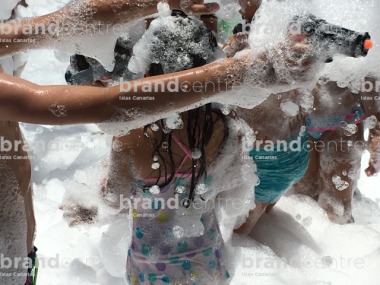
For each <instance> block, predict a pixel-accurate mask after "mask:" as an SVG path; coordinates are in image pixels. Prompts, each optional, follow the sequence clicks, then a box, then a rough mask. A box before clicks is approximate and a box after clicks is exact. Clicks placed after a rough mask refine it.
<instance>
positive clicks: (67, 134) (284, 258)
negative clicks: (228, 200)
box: [22, 0, 380, 285]
mask: <svg viewBox="0 0 380 285" xmlns="http://www.w3.org/2000/svg"><path fill="white" fill-rule="evenodd" d="M29 2H30V4H31V7H30V9H29V11H28V15H37V14H45V13H47V12H50V11H54V10H56V9H57V8H58V7H60V6H62V5H63V4H65V3H66V2H68V1H66V0H64V1H62V0H50V1H48V0H38V1H37V0H35V1H34V2H33V1H32V0H30V1H29ZM356 2H357V1H356ZM353 13H354V11H353ZM28 54H29V62H28V64H27V66H26V70H25V73H24V75H23V77H24V78H25V79H28V80H30V81H32V82H35V83H38V84H44V85H49V84H65V80H64V72H65V70H66V67H67V66H68V57H67V55H64V54H63V55H62V54H60V55H59V56H58V58H59V59H60V61H59V60H57V56H55V54H54V52H53V51H48V50H41V51H31V52H29V53H28ZM22 128H23V132H24V134H25V137H26V139H27V141H28V142H30V143H31V144H33V142H35V141H36V140H43V141H45V142H48V141H51V140H56V142H57V144H58V142H60V143H61V144H63V143H64V142H66V143H67V145H68V146H69V147H66V148H65V147H62V146H61V149H60V150H53V149H52V150H47V151H36V153H35V154H34V155H35V156H36V159H35V160H33V161H32V164H33V166H32V169H33V181H34V183H35V185H34V186H35V187H34V188H35V189H34V191H35V196H34V203H35V212H36V219H37V239H36V242H35V244H36V246H37V247H38V249H39V251H38V254H39V257H40V270H39V275H38V284H39V285H63V284H65V285H66V284H70V285H84V284H99V285H106V284H107V285H108V284H112V285H118V284H124V281H123V279H122V277H123V275H124V268H125V261H126V255H127V249H128V244H129V240H130V237H129V230H128V220H127V218H122V219H119V220H113V221H111V223H110V224H111V225H109V224H108V225H107V224H104V225H102V226H98V227H89V226H78V227H75V228H69V227H68V225H67V224H66V222H65V221H64V220H63V218H62V211H61V210H59V209H58V206H59V204H60V203H61V202H62V199H63V197H64V195H65V192H66V191H68V192H73V191H74V192H75V191H78V193H79V191H84V192H83V193H84V194H79V195H82V197H84V198H85V199H88V200H89V203H96V198H94V197H95V196H96V195H94V194H95V193H96V191H97V190H98V189H95V188H94V187H93V188H91V187H85V186H83V184H86V185H90V186H91V185H96V182H97V180H98V179H101V178H102V177H101V176H102V171H101V170H99V169H98V168H99V167H98V168H96V165H97V164H98V163H101V161H102V160H103V159H105V158H106V157H107V156H108V154H109V151H110V137H109V136H106V135H101V134H99V129H98V128H97V127H96V126H95V125H77V126H65V127H52V126H39V125H30V124H22ZM75 141H76V142H78V141H80V142H82V143H83V144H82V146H81V147H78V145H77V146H76V147H75V148H74V147H70V142H75ZM71 145H72V144H71ZM83 145H85V147H84V146H83ZM367 161H368V154H365V155H364V156H363V167H366V162H367ZM100 165H101V164H100ZM94 168H95V169H98V171H94ZM100 168H101V166H100ZM361 177H362V178H361V179H360V181H359V185H358V186H359V189H360V191H361V193H362V195H356V196H355V198H354V203H353V215H354V218H355V223H354V224H349V225H343V226H342V225H336V224H333V223H331V222H330V221H329V220H328V219H327V217H326V215H325V214H324V212H323V210H322V209H321V208H320V207H319V206H318V205H317V204H316V202H315V201H313V200H311V199H309V198H308V197H304V196H288V197H283V198H282V199H281V200H280V202H279V203H278V204H277V205H276V207H275V208H274V209H273V211H272V212H271V213H270V214H269V215H264V216H263V218H262V220H261V221H260V222H259V224H258V225H257V227H256V228H255V231H254V232H253V233H252V236H251V237H241V236H236V235H235V236H233V238H232V242H231V244H230V245H228V252H227V253H228V255H229V257H230V258H229V259H228V260H229V265H230V271H231V275H232V284H239V285H244V284H246V285H248V284H260V285H279V284H289V285H298V284H299V285H328V284H330V285H340V284H342V285H343V284H344V285H357V284H366V285H372V284H373V285H378V284H380V275H379V274H378V268H379V267H380V187H379V184H380V177H375V178H367V177H365V175H364V173H363V171H362V172H361ZM289 264H291V265H292V266H289Z"/></svg>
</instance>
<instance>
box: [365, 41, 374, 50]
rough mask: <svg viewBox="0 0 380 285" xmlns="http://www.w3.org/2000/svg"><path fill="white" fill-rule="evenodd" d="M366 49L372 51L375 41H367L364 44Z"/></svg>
mask: <svg viewBox="0 0 380 285" xmlns="http://www.w3.org/2000/svg"><path fill="white" fill-rule="evenodd" d="M364 47H365V48H366V49H371V48H373V41H371V40H366V41H365V42H364Z"/></svg>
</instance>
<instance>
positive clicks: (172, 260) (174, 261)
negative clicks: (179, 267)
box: [168, 256, 179, 264]
mask: <svg viewBox="0 0 380 285" xmlns="http://www.w3.org/2000/svg"><path fill="white" fill-rule="evenodd" d="M168 260H169V261H170V262H171V263H174V264H175V263H178V261H179V257H178V256H175V257H169V258H168Z"/></svg>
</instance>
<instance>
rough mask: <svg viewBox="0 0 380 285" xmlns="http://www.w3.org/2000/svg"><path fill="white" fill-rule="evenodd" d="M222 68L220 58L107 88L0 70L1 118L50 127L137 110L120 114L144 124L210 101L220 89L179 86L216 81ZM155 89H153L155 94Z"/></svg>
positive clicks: (223, 66) (98, 120)
mask: <svg viewBox="0 0 380 285" xmlns="http://www.w3.org/2000/svg"><path fill="white" fill-rule="evenodd" d="M226 66H228V62H227V61H224V62H222V63H214V64H210V65H208V66H207V69H206V68H203V67H202V68H197V69H192V70H188V71H182V72H178V73H174V74H167V75H162V76H155V77H152V78H149V80H148V79H146V80H145V79H141V80H135V81H131V82H130V85H128V84H127V83H126V84H123V85H124V86H123V85H118V86H115V87H111V88H97V87H91V86H71V85H67V86H39V85H36V84H33V83H31V82H29V81H26V80H23V79H20V78H16V77H14V76H10V75H7V74H4V73H2V74H0V90H1V91H0V120H2V121H20V122H26V123H34V124H51V125H53V124H54V125H63V124H79V123H97V122H104V121H107V120H110V119H112V118H115V119H117V118H116V117H115V116H117V114H120V110H121V111H122V112H121V113H123V112H124V111H127V110H131V109H134V110H138V112H139V114H140V117H137V116H131V117H128V116H127V117H126V118H125V117H123V120H124V121H131V122H133V121H136V120H141V121H143V122H142V124H146V123H150V122H152V121H154V120H156V119H159V118H162V117H164V116H165V114H166V113H168V112H172V111H173V110H184V109H186V108H194V107H195V106H197V105H199V104H204V103H205V102H209V101H210V100H211V99H212V97H213V95H215V94H216V93H217V91H219V90H216V89H213V88H208V89H207V90H196V91H194V90H195V89H193V88H191V89H185V87H184V86H185V85H186V86H188V87H191V86H190V85H191V82H193V83H194V82H196V81H199V82H201V83H202V82H203V83H205V82H206V81H207V80H208V81H209V82H213V83H214V84H217V78H216V77H215V76H213V74H215V73H216V72H221V73H223V72H224V71H225V69H226ZM185 81H186V82H185ZM148 82H149V84H148ZM169 82H172V84H169ZM175 82H178V84H177V87H178V88H176V87H175V85H174V84H175ZM209 84H211V83H209ZM181 85H182V88H181ZM129 86H130V90H129V91H128V92H123V90H122V88H121V87H123V88H124V90H126V89H128V88H129ZM149 86H151V91H152V92H147V91H150V90H147V89H145V88H147V87H149ZM161 86H164V88H163V89H162V87H161ZM168 87H170V88H172V89H168ZM173 88H174V90H173ZM223 88H224V90H225V89H226V87H225V86H223V85H222V86H221V88H220V91H224V90H223ZM155 90H156V91H157V92H154V91H155ZM122 96H127V97H130V100H122V99H128V98H122ZM134 96H136V97H134ZM147 96H149V97H153V100H138V99H141V98H139V97H147ZM124 113H125V112H124ZM141 116H143V117H141ZM144 120H145V121H144Z"/></svg>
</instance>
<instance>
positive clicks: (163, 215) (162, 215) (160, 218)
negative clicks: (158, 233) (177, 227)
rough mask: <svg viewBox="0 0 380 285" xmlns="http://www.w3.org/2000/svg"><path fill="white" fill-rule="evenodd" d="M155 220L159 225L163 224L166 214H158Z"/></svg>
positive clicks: (166, 217) (166, 218)
mask: <svg viewBox="0 0 380 285" xmlns="http://www.w3.org/2000/svg"><path fill="white" fill-rule="evenodd" d="M157 220H158V221H159V222H160V223H165V222H166V221H167V220H168V214H166V213H165V212H161V213H159V214H158V216H157Z"/></svg>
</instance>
